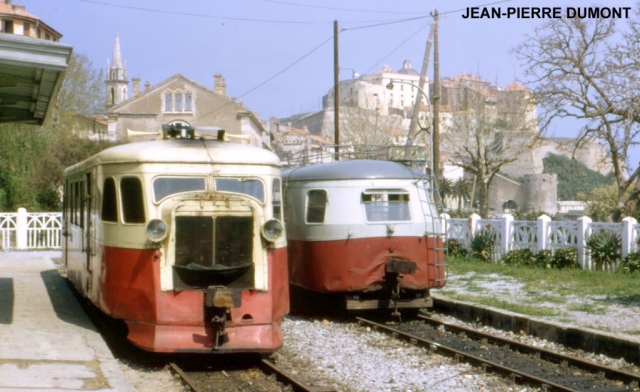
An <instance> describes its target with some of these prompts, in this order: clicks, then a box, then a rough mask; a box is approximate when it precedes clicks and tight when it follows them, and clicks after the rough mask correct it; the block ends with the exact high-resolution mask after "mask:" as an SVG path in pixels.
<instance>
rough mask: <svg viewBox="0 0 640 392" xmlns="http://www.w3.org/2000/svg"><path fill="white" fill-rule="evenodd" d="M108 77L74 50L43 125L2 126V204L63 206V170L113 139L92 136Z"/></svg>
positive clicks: (49, 208)
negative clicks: (104, 139)
mask: <svg viewBox="0 0 640 392" xmlns="http://www.w3.org/2000/svg"><path fill="white" fill-rule="evenodd" d="M101 86H104V78H103V77H102V74H101V71H99V69H98V70H95V69H94V68H93V66H92V64H91V62H89V60H88V58H87V57H86V56H83V55H80V54H75V53H74V54H73V55H72V58H71V60H70V64H69V68H68V69H67V71H66V73H65V79H64V82H63V85H62V87H61V88H60V92H59V94H58V97H57V99H56V102H55V105H53V108H52V109H51V113H50V115H49V116H48V117H47V119H46V121H45V123H44V125H43V126H34V125H24V124H11V123H7V124H1V125H0V209H1V210H2V211H16V210H17V209H18V208H20V207H24V208H26V209H27V210H28V211H59V210H60V191H61V188H62V185H63V179H62V171H63V170H64V169H65V168H66V167H67V166H70V165H72V164H75V163H77V162H79V161H81V160H83V159H85V158H87V157H89V156H90V155H92V154H94V153H96V152H98V151H100V150H102V149H104V148H106V147H108V146H109V143H106V142H97V141H93V140H90V139H89V138H88V135H89V134H90V132H91V130H92V129H93V127H94V126H95V123H94V118H93V117H90V116H89V115H90V114H94V113H96V112H97V111H99V110H100V109H101V108H103V105H104V96H105V95H104V89H103V88H101Z"/></svg>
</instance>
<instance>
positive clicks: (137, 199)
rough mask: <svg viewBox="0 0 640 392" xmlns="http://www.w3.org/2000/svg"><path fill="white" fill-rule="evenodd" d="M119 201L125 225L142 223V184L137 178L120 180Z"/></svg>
mask: <svg viewBox="0 0 640 392" xmlns="http://www.w3.org/2000/svg"><path fill="white" fill-rule="evenodd" d="M120 199H121V200H122V214H123V219H124V222H125V223H144V222H145V217H144V195H143V193H142V183H141V182H140V179H139V178H137V177H125V178H123V179H122V180H120Z"/></svg>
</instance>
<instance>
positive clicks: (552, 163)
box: [543, 154, 615, 200]
mask: <svg viewBox="0 0 640 392" xmlns="http://www.w3.org/2000/svg"><path fill="white" fill-rule="evenodd" d="M543 164H544V169H543V173H556V174H557V175H558V200H578V198H577V195H578V192H582V193H584V194H589V193H591V191H592V190H593V189H595V188H598V187H601V186H604V185H609V184H612V183H614V182H615V178H614V177H613V175H611V174H609V175H606V176H605V175H602V174H600V173H598V172H596V171H594V170H591V169H589V168H588V167H587V166H586V165H585V164H584V163H581V162H578V161H574V160H572V159H570V158H567V157H564V156H562V155H555V154H548V155H547V156H546V157H545V158H544V159H543Z"/></svg>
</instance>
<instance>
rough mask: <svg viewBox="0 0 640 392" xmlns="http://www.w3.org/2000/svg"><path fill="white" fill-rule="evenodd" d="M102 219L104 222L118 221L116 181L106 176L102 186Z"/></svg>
mask: <svg viewBox="0 0 640 392" xmlns="http://www.w3.org/2000/svg"><path fill="white" fill-rule="evenodd" d="M102 220H103V221H105V222H117V221H118V203H117V202H116V182H115V181H114V180H113V178H107V179H105V180H104V186H103V189H102Z"/></svg>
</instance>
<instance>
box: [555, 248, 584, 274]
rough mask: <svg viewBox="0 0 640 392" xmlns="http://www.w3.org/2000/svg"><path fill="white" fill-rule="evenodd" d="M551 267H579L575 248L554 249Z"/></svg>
mask: <svg viewBox="0 0 640 392" xmlns="http://www.w3.org/2000/svg"><path fill="white" fill-rule="evenodd" d="M551 267H552V268H557V269H563V268H580V264H579V263H578V251H577V250H576V248H573V247H571V248H562V249H556V250H555V251H554V252H553V256H552V258H551Z"/></svg>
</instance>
